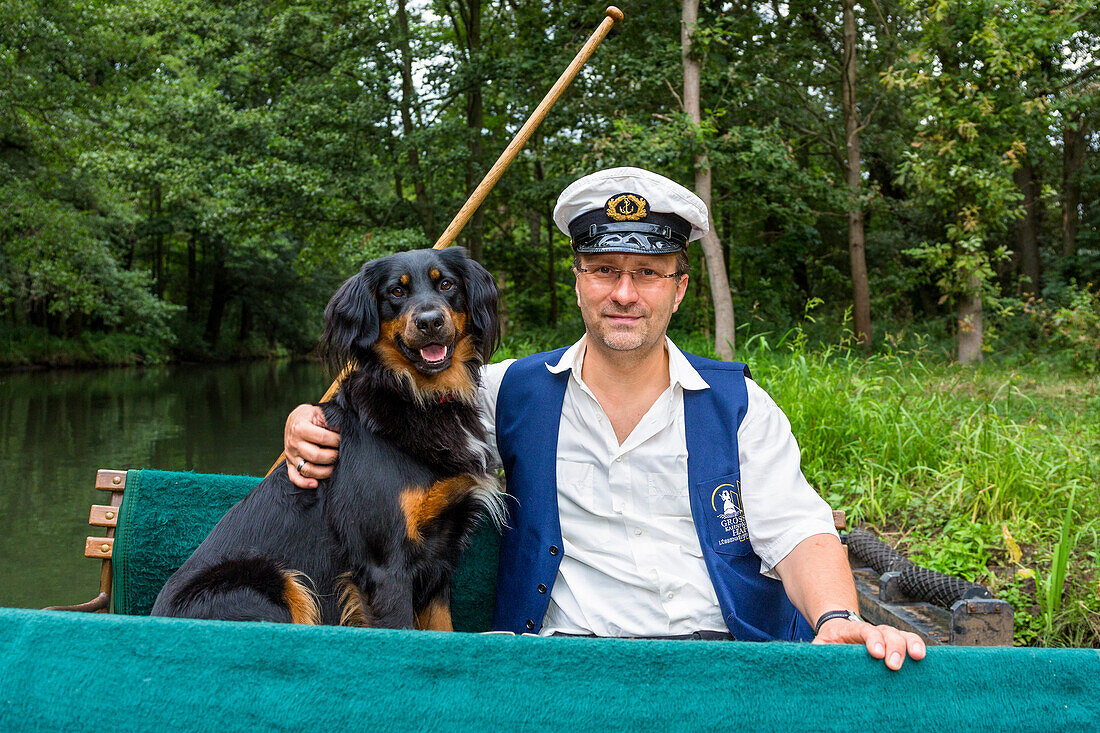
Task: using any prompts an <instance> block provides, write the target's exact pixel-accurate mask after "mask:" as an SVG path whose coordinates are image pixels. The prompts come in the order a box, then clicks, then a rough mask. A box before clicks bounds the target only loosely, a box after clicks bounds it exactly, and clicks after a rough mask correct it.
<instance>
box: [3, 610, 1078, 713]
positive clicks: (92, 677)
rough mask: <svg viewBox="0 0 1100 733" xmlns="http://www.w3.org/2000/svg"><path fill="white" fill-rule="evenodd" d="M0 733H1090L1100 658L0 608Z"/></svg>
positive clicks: (1048, 652) (1074, 653)
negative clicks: (907, 654)
mask: <svg viewBox="0 0 1100 733" xmlns="http://www.w3.org/2000/svg"><path fill="white" fill-rule="evenodd" d="M0 625H2V628H3V629H4V634H3V635H0V706H2V707H0V723H2V727H3V730H4V731H35V730H43V731H54V730H56V731H69V730H74V731H75V730H88V729H104V730H114V731H155V730H173V731H175V730H180V731H194V730H202V731H219V732H221V731H238V730H239V731H267V730H288V731H345V730H346V731H353V730H354V731H357V730H371V731H374V730H378V731H404V730H424V731H438V730H462V731H482V730H492V731H501V732H503V731H517V730H568V731H599V732H600V733H603V732H604V731H608V730H627V731H668V730H700V731H702V730H746V731H752V732H753V733H764V732H766V731H785V730H814V731H838V732H841V731H842V732H843V733H851V732H852V731H865V732H867V733H870V732H871V731H890V732H891V733H894V732H898V733H901V732H904V731H921V733H925V732H926V731H966V733H975V732H976V731H1090V730H1097V729H1098V728H1100V651H1098V650H1092V649H1062V650H1054V649H1023V648H1021V649H1013V648H1003V647H1002V648H996V647H994V648H963V647H933V648H930V649H929V650H928V657H927V659H925V660H924V661H922V662H912V661H909V662H906V664H905V666H904V667H903V668H902V670H901V671H900V672H897V673H893V672H890V671H888V670H887V669H886V667H885V666H884V665H883V664H882V663H881V662H878V661H875V660H873V659H871V658H870V657H869V656H868V655H867V652H866V651H865V650H864V649H863V648H862V647H854V646H853V647H844V646H831V647H826V646H815V645H812V644H789V643H778V642H775V643H770V644H759V643H757V644H754V643H745V642H721V641H630V640H622V639H574V638H549V639H542V638H531V637H513V636H501V635H481V634H445V633H440V632H429V631H387V630H379V629H352V628H341V627H333V626H326V627H322V626H292V625H289V624H287V625H283V624H261V623H235V622H225V621H193V620H185V619H164V618H143V617H137V616H120V615H108V614H77V613H62V612H53V611H28V610H19V609H0Z"/></svg>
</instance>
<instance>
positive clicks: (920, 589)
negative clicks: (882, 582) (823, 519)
mask: <svg viewBox="0 0 1100 733" xmlns="http://www.w3.org/2000/svg"><path fill="white" fill-rule="evenodd" d="M847 541H848V552H850V553H851V554H852V557H854V558H855V559H856V560H858V563H853V565H856V564H862V565H866V566H868V567H870V568H871V569H872V570H874V571H875V573H877V574H878V575H882V574H883V573H888V572H898V573H900V575H899V576H898V587H899V588H900V589H901V592H902V593H904V594H905V595H907V596H909V597H910V598H912V599H913V600H916V601H925V602H927V603H932V604H934V605H937V606H941V607H943V608H951V605H952V604H954V603H955V601H959V600H962V599H965V598H992V597H993V594H992V593H990V592H989V589H987V588H986V587H985V586H982V585H979V584H978V583H972V582H970V581H969V580H964V579H963V578H956V577H954V576H951V575H945V574H944V573H940V572H937V571H935V570H929V569H928V568H925V567H921V566H920V565H917V564H916V563H914V562H913V561H912V560H909V559H908V558H906V557H905V556H904V555H902V554H901V553H900V552H898V551H897V550H895V549H894V548H893V547H890V546H889V545H888V544H886V543H885V542H883V541H882V540H880V539H879V538H877V537H875V536H874V535H873V534H871V533H870V532H868V531H867V530H865V529H853V530H852V531H851V532H849V533H848V538H847Z"/></svg>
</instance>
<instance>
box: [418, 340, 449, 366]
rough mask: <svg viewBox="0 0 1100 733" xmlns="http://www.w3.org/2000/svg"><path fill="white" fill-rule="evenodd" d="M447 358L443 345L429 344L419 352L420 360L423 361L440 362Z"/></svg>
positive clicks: (445, 348)
mask: <svg viewBox="0 0 1100 733" xmlns="http://www.w3.org/2000/svg"><path fill="white" fill-rule="evenodd" d="M446 357H447V347H446V346H444V345H443V344H431V345H430V346H425V347H424V348H423V349H421V350H420V358H421V359H423V360H424V361H430V362H440V361H443V360H444V359H445V358H446Z"/></svg>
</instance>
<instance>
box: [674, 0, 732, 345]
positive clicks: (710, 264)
mask: <svg viewBox="0 0 1100 733" xmlns="http://www.w3.org/2000/svg"><path fill="white" fill-rule="evenodd" d="M698 18H699V0H683V7H682V15H681V20H680V39H681V45H682V49H683V50H682V58H683V65H684V112H685V113H686V114H687V116H688V119H689V120H690V121H691V124H692V126H693V130H694V131H695V134H696V135H698V136H699V137H700V138H703V134H704V133H703V128H702V125H701V123H702V114H701V112H700V96H699V77H700V74H701V69H700V66H701V65H700V62H699V59H698V58H697V57H696V55H695V49H694V47H693V43H692V34H693V33H694V32H695V27H696V24H697V22H698ZM697 144H698V145H699V148H700V150H699V152H697V153H696V154H695V155H694V156H693V157H692V166H693V167H694V169H695V193H696V195H697V196H698V197H699V198H700V199H702V200H703V203H704V204H705V205H706V207H707V211H708V216H709V212H710V208H711V169H710V161H709V160H708V158H707V153H706V147H705V142H704V141H703V140H702V139H701V140H700V141H699V143H697ZM700 244H701V245H702V248H703V255H704V256H705V257H706V263H707V278H708V280H709V282H710V295H711V300H712V302H713V303H714V350H715V351H716V352H717V353H718V355H719V356H721V357H722V358H723V359H726V360H727V361H729V360H732V359H733V352H734V348H735V346H736V334H735V330H734V319H733V299H732V298H731V297H730V286H729V278H728V276H727V273H726V261H725V258H724V257H723V256H722V244H721V242H720V241H719V240H718V233H717V232H716V231H715V226H714V220H713V217H711V221H710V227H709V230H708V231H707V233H706V235H705V236H704V237H703V238H702V240H701V242H700Z"/></svg>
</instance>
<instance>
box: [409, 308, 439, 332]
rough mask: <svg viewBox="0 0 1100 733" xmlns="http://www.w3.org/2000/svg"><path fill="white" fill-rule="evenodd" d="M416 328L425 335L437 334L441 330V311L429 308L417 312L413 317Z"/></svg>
mask: <svg viewBox="0 0 1100 733" xmlns="http://www.w3.org/2000/svg"><path fill="white" fill-rule="evenodd" d="M414 320H415V323H416V328H417V330H419V331H420V333H422V334H424V335H425V336H437V335H439V332H440V331H441V330H443V324H444V323H445V321H444V319H443V311H438V310H430V311H424V312H423V313H418V314H417V316H416V318H415V319H414Z"/></svg>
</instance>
